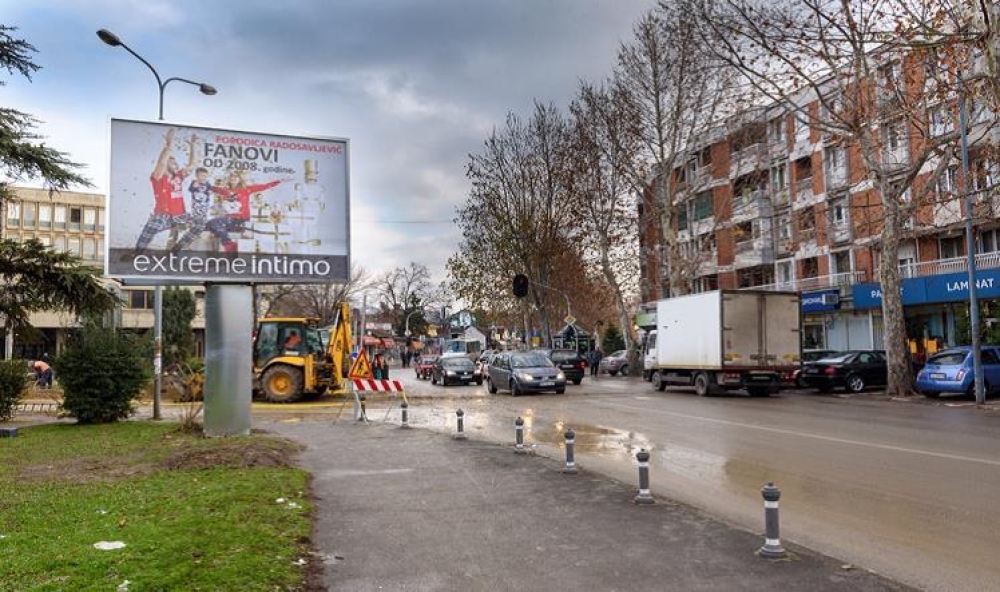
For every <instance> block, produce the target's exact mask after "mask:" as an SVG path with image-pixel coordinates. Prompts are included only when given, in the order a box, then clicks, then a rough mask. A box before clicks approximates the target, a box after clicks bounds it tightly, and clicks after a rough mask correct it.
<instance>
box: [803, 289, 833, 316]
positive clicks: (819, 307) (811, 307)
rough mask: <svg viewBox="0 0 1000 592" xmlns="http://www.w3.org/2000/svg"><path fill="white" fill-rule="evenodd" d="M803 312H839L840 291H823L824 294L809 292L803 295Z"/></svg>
mask: <svg viewBox="0 0 1000 592" xmlns="http://www.w3.org/2000/svg"><path fill="white" fill-rule="evenodd" d="M801 302H802V312H804V313H811V312H826V311H829V310H837V308H838V307H839V306H840V291H839V290H823V291H822V292H809V293H806V294H803V295H802V300H801Z"/></svg>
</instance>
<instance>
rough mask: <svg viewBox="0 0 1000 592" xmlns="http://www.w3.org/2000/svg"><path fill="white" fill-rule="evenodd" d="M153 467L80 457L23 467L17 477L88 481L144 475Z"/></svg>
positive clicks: (139, 463)
mask: <svg viewBox="0 0 1000 592" xmlns="http://www.w3.org/2000/svg"><path fill="white" fill-rule="evenodd" d="M155 468H156V467H154V466H153V465H152V464H150V463H145V462H134V461H133V462H129V459H121V458H118V459H101V458H80V459H73V460H67V461H62V462H58V463H53V464H48V465H32V466H29V467H24V468H22V469H21V470H20V472H19V473H18V478H19V479H21V480H23V481H69V482H73V483H89V482H93V481H111V480H114V479H124V478H127V477H135V476H137V475H146V474H149V473H152V472H153V471H154V470H155Z"/></svg>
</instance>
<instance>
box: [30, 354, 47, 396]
mask: <svg viewBox="0 0 1000 592" xmlns="http://www.w3.org/2000/svg"><path fill="white" fill-rule="evenodd" d="M28 367H29V368H31V370H32V371H34V373H35V384H36V385H37V386H38V387H39V388H44V389H47V388H51V387H52V366H50V365H48V364H46V363H45V362H43V361H42V360H31V361H29V362H28Z"/></svg>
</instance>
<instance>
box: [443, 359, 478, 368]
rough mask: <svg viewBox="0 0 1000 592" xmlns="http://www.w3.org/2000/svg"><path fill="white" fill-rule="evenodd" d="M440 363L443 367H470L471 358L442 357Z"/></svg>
mask: <svg viewBox="0 0 1000 592" xmlns="http://www.w3.org/2000/svg"><path fill="white" fill-rule="evenodd" d="M441 365H442V366H444V367H445V368H460V369H464V368H472V360H470V359H469V358H442V359H441Z"/></svg>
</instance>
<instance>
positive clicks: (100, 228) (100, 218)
mask: <svg viewBox="0 0 1000 592" xmlns="http://www.w3.org/2000/svg"><path fill="white" fill-rule="evenodd" d="M104 216H105V214H104V208H98V209H97V232H104Z"/></svg>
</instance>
